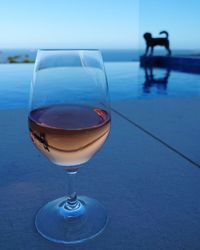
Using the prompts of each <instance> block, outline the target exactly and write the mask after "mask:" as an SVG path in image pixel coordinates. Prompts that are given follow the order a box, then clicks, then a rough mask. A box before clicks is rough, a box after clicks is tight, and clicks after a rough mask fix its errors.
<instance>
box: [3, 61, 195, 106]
mask: <svg viewBox="0 0 200 250" xmlns="http://www.w3.org/2000/svg"><path fill="white" fill-rule="evenodd" d="M105 68H106V73H107V77H108V83H109V89H110V96H111V101H112V102H117V101H124V100H132V99H142V98H144V99H149V98H168V97H173V96H199V95H200V75H198V74H188V73H183V72H175V71H171V72H166V70H164V69H154V70H153V72H152V75H151V74H150V73H149V72H147V73H148V75H149V76H148V77H145V71H144V69H141V68H140V67H139V63H138V62H107V63H105ZM32 72H33V64H1V65H0V108H15V107H18V108H24V107H27V106H28V99H29V88H30V82H31V78H32Z"/></svg>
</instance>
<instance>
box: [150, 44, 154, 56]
mask: <svg viewBox="0 0 200 250" xmlns="http://www.w3.org/2000/svg"><path fill="white" fill-rule="evenodd" d="M153 49H154V46H151V53H150V55H151V56H152V55H153Z"/></svg>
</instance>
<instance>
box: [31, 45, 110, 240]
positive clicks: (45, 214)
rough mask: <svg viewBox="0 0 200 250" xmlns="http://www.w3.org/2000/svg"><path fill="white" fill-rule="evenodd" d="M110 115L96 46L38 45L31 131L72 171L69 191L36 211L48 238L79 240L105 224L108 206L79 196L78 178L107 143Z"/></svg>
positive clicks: (52, 158)
mask: <svg viewBox="0 0 200 250" xmlns="http://www.w3.org/2000/svg"><path fill="white" fill-rule="evenodd" d="M110 121H111V118H110V106H109V97H108V85H107V80H106V74H105V70H104V65H103V60H102V57H101V53H100V52H99V51H98V50H39V51H38V53H37V58H36V62H35V68H34V74H33V80H32V84H31V91H30V112H29V117H28V124H29V131H30V137H31V140H32V142H33V144H34V145H35V146H36V148H37V149H38V150H39V151H40V152H41V153H42V154H43V155H44V156H46V157H47V158H48V159H49V160H50V161H51V162H53V163H54V164H55V165H58V166H61V167H63V169H64V170H65V171H66V173H67V176H68V195H67V196H64V197H61V198H58V199H56V200H54V201H50V202H48V203H47V204H46V205H45V206H44V207H42V208H41V209H40V210H39V211H38V213H37V215H36V220H35V225H36V228H37V230H38V232H39V233H40V234H41V235H42V236H43V237H45V238H46V239H49V240H51V241H54V242H59V243H65V244H71V243H78V242H82V241H85V240H87V239H90V238H93V237H94V236H96V235H98V234H99V233H100V232H101V231H103V229H104V228H105V226H106V223H107V214H106V211H105V209H104V207H103V206H102V205H101V204H100V203H99V202H98V201H97V200H95V199H92V198H89V197H86V196H78V197H77V195H76V192H75V189H74V181H75V177H76V173H77V172H78V170H79V168H80V167H82V164H83V163H85V162H87V161H88V160H89V159H90V158H91V157H92V156H93V155H94V154H95V153H96V152H97V151H98V150H99V149H100V148H101V146H102V145H103V144H104V142H105V140H106V138H107V136H108V134H109V131H110ZM94 171H95V170H94Z"/></svg>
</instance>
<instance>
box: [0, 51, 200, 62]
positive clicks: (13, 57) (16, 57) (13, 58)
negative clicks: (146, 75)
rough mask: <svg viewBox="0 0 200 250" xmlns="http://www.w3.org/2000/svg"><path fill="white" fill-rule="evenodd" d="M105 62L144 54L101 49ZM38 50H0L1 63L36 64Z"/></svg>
mask: <svg viewBox="0 0 200 250" xmlns="http://www.w3.org/2000/svg"><path fill="white" fill-rule="evenodd" d="M100 51H101V53H102V56H103V60H104V62H134V61H139V57H140V56H141V55H142V54H143V53H144V51H143V50H137V49H100ZM36 54H37V49H0V63H9V62H12V63H23V62H24V63H26V62H34V61H35V58H36ZM155 54H159V55H165V54H166V52H165V50H161V49H158V50H155ZM172 54H173V55H197V54H198V55H199V54H200V51H197V50H186V49H185V50H172Z"/></svg>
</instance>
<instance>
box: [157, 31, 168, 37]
mask: <svg viewBox="0 0 200 250" xmlns="http://www.w3.org/2000/svg"><path fill="white" fill-rule="evenodd" d="M159 34H160V35H162V34H165V35H166V38H168V37H169V33H168V32H167V31H165V30H163V31H161V32H160V33H159Z"/></svg>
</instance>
